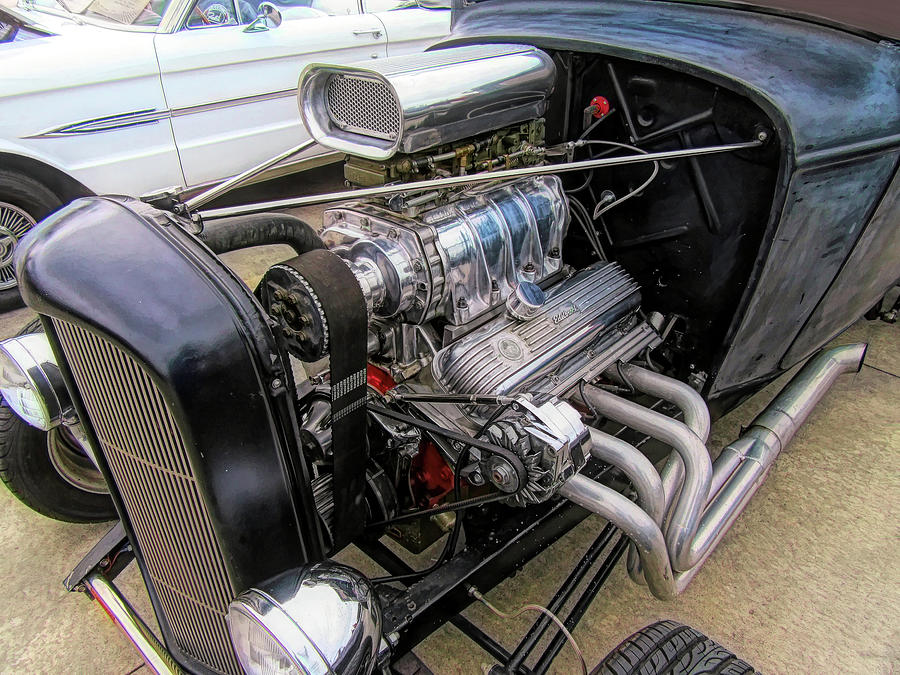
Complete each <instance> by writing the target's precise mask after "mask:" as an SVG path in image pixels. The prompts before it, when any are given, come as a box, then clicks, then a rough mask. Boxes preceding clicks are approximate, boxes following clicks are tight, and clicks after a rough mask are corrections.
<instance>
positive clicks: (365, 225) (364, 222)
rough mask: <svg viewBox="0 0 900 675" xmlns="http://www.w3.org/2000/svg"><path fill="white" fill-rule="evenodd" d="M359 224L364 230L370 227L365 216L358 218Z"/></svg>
mask: <svg viewBox="0 0 900 675" xmlns="http://www.w3.org/2000/svg"><path fill="white" fill-rule="evenodd" d="M359 226H360V227H361V228H362V229H364V230H368V229H370V228H371V227H372V226H371V225H370V224H369V219H368V218H366V217H365V216H363V217H362V218H360V219H359Z"/></svg>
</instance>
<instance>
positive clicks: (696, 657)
mask: <svg viewBox="0 0 900 675" xmlns="http://www.w3.org/2000/svg"><path fill="white" fill-rule="evenodd" d="M756 672H757V671H756V670H755V669H754V668H753V667H752V666H750V665H749V664H748V663H747V662H745V661H742V660H741V659H739V658H738V657H736V656H735V655H734V654H732V653H731V652H730V651H728V650H727V649H725V648H724V647H723V646H722V645H720V644H718V643H717V642H714V641H713V640H710V639H709V638H708V637H706V636H705V635H704V634H703V633H701V632H700V631H698V630H695V629H693V628H691V627H690V626H685V625H683V624H680V623H678V622H677V621H657V622H656V623H654V624H652V625H650V626H647V627H646V628H643V629H641V630H639V631H638V632H637V633H635V634H634V635H632V636H631V637H629V638H628V639H627V640H625V641H624V642H623V643H622V644H620V645H619V646H618V647H616V648H615V649H614V650H613V651H611V652H610V653H609V655H608V656H607V657H606V658H605V659H603V661H602V662H601V663H600V665H598V666H597V667H596V668H595V669H594V670H593V671H592V672H591V675H661V674H662V673H666V674H667V675H668V674H671V675H751V674H752V673H756Z"/></svg>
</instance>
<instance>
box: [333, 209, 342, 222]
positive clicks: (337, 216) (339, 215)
mask: <svg viewBox="0 0 900 675" xmlns="http://www.w3.org/2000/svg"><path fill="white" fill-rule="evenodd" d="M334 219H335V220H343V219H344V212H343V211H335V212H334Z"/></svg>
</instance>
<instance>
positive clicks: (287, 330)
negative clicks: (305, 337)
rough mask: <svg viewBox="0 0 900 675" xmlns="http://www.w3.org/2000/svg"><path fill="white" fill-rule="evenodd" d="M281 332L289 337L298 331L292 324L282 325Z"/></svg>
mask: <svg viewBox="0 0 900 675" xmlns="http://www.w3.org/2000/svg"><path fill="white" fill-rule="evenodd" d="M281 333H282V335H284V337H288V338H289V337H294V336H295V335H296V334H297V331H295V330H294V329H293V328H291V327H290V326H282V327H281Z"/></svg>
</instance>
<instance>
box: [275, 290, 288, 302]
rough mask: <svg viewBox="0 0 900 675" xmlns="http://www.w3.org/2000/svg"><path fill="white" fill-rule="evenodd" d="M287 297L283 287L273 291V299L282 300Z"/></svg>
mask: <svg viewBox="0 0 900 675" xmlns="http://www.w3.org/2000/svg"><path fill="white" fill-rule="evenodd" d="M286 297H287V293H285V292H284V289H281V288H279V289H277V290H276V291H275V299H276V300H284V299H285V298H286Z"/></svg>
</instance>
